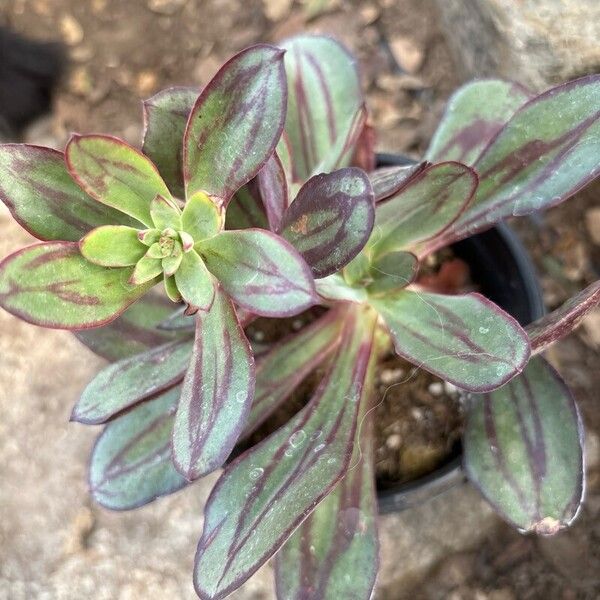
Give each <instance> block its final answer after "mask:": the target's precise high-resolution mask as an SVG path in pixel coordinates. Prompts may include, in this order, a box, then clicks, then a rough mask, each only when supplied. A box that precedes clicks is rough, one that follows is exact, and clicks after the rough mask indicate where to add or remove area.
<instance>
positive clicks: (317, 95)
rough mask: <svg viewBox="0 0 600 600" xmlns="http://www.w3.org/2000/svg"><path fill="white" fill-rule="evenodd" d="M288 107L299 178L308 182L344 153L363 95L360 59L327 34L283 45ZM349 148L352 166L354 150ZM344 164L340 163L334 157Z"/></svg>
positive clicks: (287, 127) (288, 131)
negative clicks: (359, 74) (320, 167)
mask: <svg viewBox="0 0 600 600" xmlns="http://www.w3.org/2000/svg"><path fill="white" fill-rule="evenodd" d="M282 47H283V48H285V49H286V50H287V52H286V55H285V69H286V73H287V81H288V107H287V116H286V121H285V132H286V134H287V138H288V140H289V145H290V148H291V156H292V161H293V168H292V172H293V177H294V181H298V182H303V181H306V180H307V179H308V178H309V177H310V176H311V175H313V174H315V169H316V168H317V166H318V165H319V164H320V163H322V162H323V161H330V160H331V156H332V155H333V154H335V155H336V156H339V155H340V149H339V144H340V140H341V141H342V144H344V143H345V141H346V138H347V137H348V131H349V129H350V128H351V125H352V123H353V121H354V120H355V119H356V114H357V112H358V111H360V110H361V108H362V106H363V97H362V93H361V90H360V82H359V78H358V72H357V69H356V63H355V59H354V58H353V57H352V56H351V55H350V53H349V52H347V50H346V49H345V48H344V47H343V46H342V45H341V44H339V43H338V42H336V41H335V40H333V39H331V38H327V37H323V36H309V35H305V36H298V37H294V38H292V39H290V40H287V41H286V42H284V43H283V44H282ZM350 150H351V149H348V152H347V153H346V159H347V162H346V163H342V164H339V165H335V166H342V167H343V166H347V165H348V164H349V160H350V158H351V155H352V152H351V151H350ZM334 162H339V161H334Z"/></svg>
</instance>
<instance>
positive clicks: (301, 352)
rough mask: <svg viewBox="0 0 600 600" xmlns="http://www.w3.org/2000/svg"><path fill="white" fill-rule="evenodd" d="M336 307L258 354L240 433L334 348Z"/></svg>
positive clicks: (257, 422)
mask: <svg viewBox="0 0 600 600" xmlns="http://www.w3.org/2000/svg"><path fill="white" fill-rule="evenodd" d="M341 326H342V321H341V315H340V311H337V310H330V311H329V312H328V313H327V314H326V315H324V316H323V317H321V318H320V319H317V320H316V321H315V322H314V323H311V324H310V325H309V326H308V327H305V328H304V329H302V330H301V331H299V332H298V333H295V334H292V335H290V336H289V337H287V338H285V339H284V340H282V341H281V342H279V343H278V344H277V345H276V346H274V347H273V348H272V349H271V350H269V351H268V352H267V353H266V354H264V355H263V356H261V357H260V359H259V361H258V363H257V365H256V391H255V393H254V402H253V404H252V410H251V411H250V415H249V416H248V418H247V420H246V426H245V427H244V433H243V436H244V437H247V436H249V435H250V434H251V433H252V432H253V431H255V430H256V429H257V428H258V427H259V426H260V425H261V424H262V423H263V422H264V421H265V420H266V419H267V418H268V417H269V416H270V415H271V414H272V413H273V411H274V410H276V409H277V408H278V407H279V406H280V405H281V404H282V403H283V402H284V401H285V400H286V399H287V398H288V397H289V396H290V394H291V393H292V392H293V391H294V390H295V389H296V387H297V386H298V385H299V384H300V383H301V382H302V381H303V380H304V379H305V377H306V376H307V375H309V374H310V373H311V372H312V371H313V370H314V369H315V368H316V367H318V366H319V365H322V364H323V363H324V361H325V360H326V359H327V358H328V357H329V355H330V354H331V353H332V352H333V351H334V350H335V349H336V348H337V345H338V343H339V341H340V333H341Z"/></svg>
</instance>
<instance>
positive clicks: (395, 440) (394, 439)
mask: <svg viewBox="0 0 600 600" xmlns="http://www.w3.org/2000/svg"><path fill="white" fill-rule="evenodd" d="M401 444H402V437H401V436H400V435H398V434H397V433H393V434H392V435H390V437H389V438H388V439H387V440H385V445H386V446H387V447H388V448H390V449H391V450H395V449H397V448H400V445H401Z"/></svg>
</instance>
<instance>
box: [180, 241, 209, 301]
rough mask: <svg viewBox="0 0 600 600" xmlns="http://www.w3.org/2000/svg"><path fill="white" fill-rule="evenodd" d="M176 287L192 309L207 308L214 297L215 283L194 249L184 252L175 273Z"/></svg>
mask: <svg viewBox="0 0 600 600" xmlns="http://www.w3.org/2000/svg"><path fill="white" fill-rule="evenodd" d="M175 282H176V283H177V289H178V290H179V293H180V294H181V296H182V297H183V299H184V300H185V302H186V303H187V304H188V305H189V306H190V307H191V308H192V309H199V310H208V309H209V308H210V307H211V305H212V303H213V300H214V298H215V284H214V281H213V278H212V277H211V274H210V273H209V272H208V269H207V268H206V265H205V264H204V261H203V260H202V259H201V258H200V256H198V253H197V252H196V251H195V250H192V251H191V252H186V253H185V254H184V255H183V258H182V259H181V264H180V266H179V269H177V272H176V273H175Z"/></svg>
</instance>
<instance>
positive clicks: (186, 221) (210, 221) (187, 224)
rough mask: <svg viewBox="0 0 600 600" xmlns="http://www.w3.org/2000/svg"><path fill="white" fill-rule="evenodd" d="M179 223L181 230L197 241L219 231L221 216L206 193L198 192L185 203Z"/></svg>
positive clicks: (221, 222)
mask: <svg viewBox="0 0 600 600" xmlns="http://www.w3.org/2000/svg"><path fill="white" fill-rule="evenodd" d="M181 224H182V228H183V231H185V232H186V233H189V234H190V235H191V236H192V238H193V239H194V241H195V242H199V241H201V240H205V239H206V238H209V237H212V236H213V235H216V234H217V233H219V231H220V230H221V229H222V224H223V217H222V214H221V211H220V210H219V209H218V208H217V206H216V204H215V203H214V202H213V201H212V200H211V199H210V198H209V197H208V196H207V195H206V194H204V193H202V192H198V193H197V194H194V195H193V196H192V197H191V198H190V199H189V200H188V201H187V202H186V203H185V208H184V209H183V213H182V215H181Z"/></svg>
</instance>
